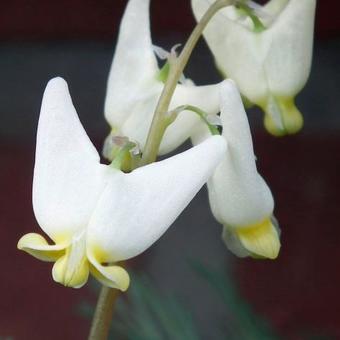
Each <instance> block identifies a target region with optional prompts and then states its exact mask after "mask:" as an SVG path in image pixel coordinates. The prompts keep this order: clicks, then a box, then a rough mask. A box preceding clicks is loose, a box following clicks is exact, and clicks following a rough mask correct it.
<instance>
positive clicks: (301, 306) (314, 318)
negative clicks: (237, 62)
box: [0, 0, 340, 340]
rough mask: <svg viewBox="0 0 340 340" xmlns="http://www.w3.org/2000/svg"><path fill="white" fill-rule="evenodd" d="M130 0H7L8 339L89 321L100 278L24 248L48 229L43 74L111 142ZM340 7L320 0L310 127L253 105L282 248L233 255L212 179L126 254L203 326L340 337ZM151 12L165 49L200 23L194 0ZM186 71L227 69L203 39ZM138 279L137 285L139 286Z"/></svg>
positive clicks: (3, 333)
mask: <svg viewBox="0 0 340 340" xmlns="http://www.w3.org/2000/svg"><path fill="white" fill-rule="evenodd" d="M125 5H126V1H125V0H101V1H93V0H86V1H81V0H68V1H66V0H60V1H42V0H11V1H6V0H5V1H1V2H0V117H1V123H0V165H1V166H0V190H1V194H0V207H1V208H0V209H1V210H0V228H1V237H0V240H1V247H0V259H1V260H0V261H1V280H0V291H1V297H0V338H1V339H3V338H12V339H27V340H31V339H32V340H33V339H51V340H54V339H85V338H86V336H87V334H88V330H89V324H90V321H89V319H88V318H86V315H85V314H87V315H89V314H90V313H91V305H94V304H95V301H96V294H95V289H92V288H91V287H92V285H91V284H90V285H89V286H88V287H85V288H82V289H81V290H73V289H66V288H64V287H61V286H59V285H57V284H55V283H54V282H53V280H52V277H51V268H52V266H51V265H50V264H47V263H43V262H40V261H38V260H35V259H33V258H32V257H30V256H28V255H26V254H24V253H21V252H19V251H17V249H16V243H17V241H18V239H19V238H20V237H21V236H22V235H23V234H24V233H27V232H30V231H34V232H40V229H39V226H38V224H37V222H36V221H35V218H34V215H33V211H32V203H31V185H32V173H33V160H34V148H35V134H36V126H37V121H38V115H39V110H40V103H41V98H42V94H43V90H44V87H45V85H46V83H47V81H48V80H49V79H50V78H52V77H54V76H62V77H64V78H65V79H66V80H67V82H68V84H69V87H70V91H71V95H72V98H73V101H74V104H75V107H76V108H77V111H78V114H79V116H80V119H81V121H82V122H83V124H84V126H85V128H86V131H87V132H88V134H89V136H90V137H91V139H92V140H93V141H95V143H96V145H97V147H98V149H101V145H102V142H103V139H104V137H105V136H106V135H107V134H108V132H109V127H108V125H107V124H106V122H105V120H104V117H103V103H104V98H105V87H106V80H107V75H108V71H109V68H110V64H111V60H112V56H113V52H114V46H115V40H116V38H117V34H118V28H119V21H120V18H121V16H122V13H123V10H124V7H125ZM339 10H340V4H339V2H338V1H336V0H322V1H321V0H319V1H318V8H317V19H316V41H315V54H314V61H313V69H312V73H311V77H310V80H309V83H308V84H307V86H306V87H305V89H304V90H303V91H302V93H301V94H300V95H299V96H298V98H297V104H298V106H299V108H300V109H301V111H302V112H303V114H304V117H305V127H304V130H303V132H302V133H300V134H299V135H297V136H291V137H286V138H280V139H275V138H273V137H271V136H269V135H267V134H266V132H265V131H264V129H263V127H262V115H261V113H260V112H259V111H256V110H254V111H251V112H250V120H251V123H252V130H253V134H254V143H255V153H256V155H257V157H258V167H259V169H260V172H261V173H262V174H263V176H264V177H265V178H266V180H267V181H268V183H269V184H270V186H271V188H272V191H273V193H274V196H275V198H276V211H275V213H276V217H277V218H278V220H279V222H280V226H281V229H282V244H283V246H282V252H281V255H280V257H279V259H278V260H277V261H275V262H270V261H254V260H249V259H245V260H241V259H238V258H235V257H233V256H232V255H230V253H229V252H228V251H227V250H226V248H225V247H224V245H223V243H222V242H221V239H220V234H221V226H220V225H219V224H218V223H217V222H215V220H214V219H213V217H212V215H211V213H210V210H209V207H208V199H207V195H206V189H205V188H204V189H202V190H201V192H200V193H199V195H197V197H196V198H195V199H194V200H193V201H192V203H191V204H190V206H189V207H188V208H187V209H186V210H185V211H184V212H183V214H182V215H181V216H180V218H179V219H178V220H177V221H176V223H175V224H174V225H173V227H172V228H171V229H170V230H169V232H168V233H166V234H165V235H164V236H163V237H162V238H161V240H160V241H159V242H158V243H156V245H155V246H154V247H152V248H151V249H149V250H148V251H147V252H146V253H145V254H144V255H143V256H141V257H139V258H138V260H136V261H131V263H129V264H128V265H129V266H131V267H133V268H134V269H133V270H134V271H135V272H137V273H143V274H145V275H147V277H148V280H150V281H151V282H152V287H151V288H150V287H149V286H148V287H149V288H148V289H151V293H150V294H151V295H152V294H154V299H155V300H157V298H158V296H160V297H161V298H160V301H163V300H162V299H163V297H167V298H170V299H176V301H177V300H178V301H179V303H180V305H181V307H178V308H179V309H177V311H178V310H181V308H183V309H185V310H186V311H187V312H188V313H189V314H190V317H189V319H190V320H191V321H192V323H193V326H192V327H194V328H195V332H197V333H198V334H199V338H201V339H223V338H228V339H231V338H233V339H269V338H282V339H340V296H339V287H340V272H339V264H340V229H339V227H340V225H339V220H340V209H339V207H338V205H339V204H340V199H339V192H338V190H339V189H340V176H339V173H340V151H339V150H340V134H339V132H340V112H339V110H340V104H339V95H340V63H339V61H340V15H339ZM151 13H152V31H153V40H154V43H155V44H156V45H159V46H162V47H164V48H167V49H170V48H171V46H173V45H175V44H177V43H183V42H185V40H186V38H187V37H188V35H189V33H190V32H191V30H192V28H193V26H194V24H195V23H194V19H193V16H192V13H191V9H190V4H189V1H188V0H186V1H184V0H172V1H165V0H163V1H160V0H153V1H152V6H151ZM301 20H303V14H301ZM186 75H187V76H189V77H190V78H192V79H193V80H194V81H195V82H196V83H197V84H206V83H211V82H216V81H219V80H220V78H219V75H218V73H217V71H216V70H215V68H214V64H213V59H212V57H211V55H210V52H209V50H208V49H207V47H206V45H205V43H204V41H203V40H202V41H201V42H200V43H199V45H198V47H197V49H196V50H195V52H194V54H193V57H192V60H191V62H190V64H189V65H188V67H187V69H186ZM143 280H144V279H142V281H141V282H144V283H145V282H148V280H144V281H143ZM136 282H140V281H138V280H136ZM138 284H139V283H138ZM141 285H142V286H143V283H142V284H141ZM136 289H137V293H138V285H136V286H132V294H133V292H134V291H136ZM141 289H142V290H143V289H144V291H145V287H144V288H143V287H142V288H141ZM220 294H222V298H221V295H220ZM137 295H138V294H137ZM132 299H133V297H132ZM147 301H150V300H148V299H147ZM163 302H164V301H163ZM122 303H124V301H123V302H122ZM140 303H142V304H144V305H145V304H147V303H148V302H145V301H144V302H140ZM161 305H162V302H161ZM163 307H164V308H165V309H166V308H168V307H167V302H164V306H163ZM163 307H162V306H161V307H157V308H160V309H162V308H163ZM85 309H86V311H84V310H85ZM168 312H169V308H168ZM122 313H124V312H122ZM136 313H140V314H138V315H139V316H140V315H142V314H143V315H145V313H146V312H145V311H141V310H137V312H136ZM170 314H171V313H168V317H167V318H166V320H167V321H166V322H168V321H169V320H170V319H171V318H170V316H169V315H170ZM172 314H174V313H172ZM175 314H176V313H175ZM178 315H180V314H178ZM186 315H187V314H186ZM184 319H185V318H184V317H183V318H182V321H183V320H184ZM185 320H187V319H185ZM170 321H171V320H170ZM170 321H169V322H170ZM191 321H190V322H191ZM190 322H189V321H187V322H186V324H185V325H184V327H187V326H188V325H189V323H190ZM263 323H264V324H266V325H267V326H268V327H269V328H270V331H268V332H267V331H264V330H263V327H262V324H263ZM136 324H138V323H137V322H135V325H136ZM158 326H159V325H158ZM267 326H266V327H267ZM171 327H175V326H171ZM262 330H263V332H262ZM228 332H229V333H228ZM266 332H267V333H266ZM269 333H270V334H271V335H268V334H269ZM227 334H233V335H232V336H233V337H232V336H231V335H230V336H229V337H228V336H226V335H227ZM273 334H274V335H273ZM164 338H166V337H165V336H164ZM168 338H170V339H171V338H172V339H175V338H178V339H189V336H187V337H184V336H182V337H181V336H179V337H176V336H175V335H173V336H172V337H168ZM150 339H151V337H150ZM157 339H158V338H157Z"/></svg>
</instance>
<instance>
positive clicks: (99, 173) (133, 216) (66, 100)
mask: <svg viewBox="0 0 340 340" xmlns="http://www.w3.org/2000/svg"><path fill="white" fill-rule="evenodd" d="M225 150H226V143H225V141H224V140H223V138H222V137H219V136H217V137H212V138H210V139H209V140H208V141H207V142H206V143H203V144H201V145H199V146H198V147H195V148H192V149H190V150H188V151H186V152H184V153H181V154H178V155H176V156H174V157H171V158H169V159H166V160H164V161H161V162H157V163H153V164H151V165H148V166H145V167H142V168H139V169H137V170H135V171H133V172H131V173H129V174H125V173H123V172H121V171H119V170H117V169H114V168H112V167H110V166H107V165H103V164H100V162H99V161H100V158H99V155H98V153H97V151H96V149H95V148H94V146H93V144H92V143H91V141H90V140H89V138H88V136H87V134H86V132H85V130H84V129H83V127H82V125H81V123H80V121H79V118H78V116H77V113H76V111H75V109H74V107H73V104H72V100H71V97H70V95H69V92H68V88H67V84H66V83H65V81H64V80H62V79H61V78H55V79H53V80H51V81H50V82H49V84H48V85H47V87H46V90H45V93H44V98H43V102H42V107H41V113H40V119H39V126H38V133H37V146H36V159H35V167H34V180H33V207H34V212H35V216H36V218H37V221H38V223H39V225H40V227H41V229H42V230H43V231H44V232H45V233H46V234H47V235H48V236H49V237H50V238H51V239H52V240H53V242H54V243H55V245H48V243H47V242H46V241H45V239H44V238H43V237H42V236H40V235H38V234H27V235H25V236H24V237H23V238H22V239H21V240H20V241H19V244H18V247H19V248H20V249H23V250H25V251H27V252H29V253H30V254H32V255H33V256H36V257H38V258H40V259H43V260H47V261H56V263H55V265H54V267H53V277H54V279H55V280H56V281H58V282H61V283H63V284H65V285H67V286H72V287H81V286H82V285H83V284H85V283H86V281H87V277H88V275H89V272H91V273H92V274H93V275H95V277H96V278H97V279H98V280H100V281H101V282H102V283H103V284H105V285H108V286H110V287H115V288H119V289H121V290H125V289H127V287H128V284H129V277H128V274H127V273H126V271H125V270H124V269H123V268H122V267H120V266H118V265H116V262H118V261H122V260H125V259H129V258H131V257H134V256H136V255H138V254H140V253H142V252H143V251H144V250H145V249H147V248H148V247H150V245H152V244H153V243H154V242H155V241H156V240H157V239H158V238H159V237H160V236H161V235H162V234H163V233H164V232H165V231H166V230H167V228H168V227H169V226H170V225H171V224H172V223H173V222H174V220H175V219H176V217H177V216H178V215H179V214H180V213H181V212H182V210H183V209H184V208H185V207H186V205H187V204H188V203H189V202H190V200H191V199H192V198H193V197H194V196H195V194H196V193H197V192H198V190H199V189H200V188H201V187H202V185H203V184H204V183H205V182H206V181H207V180H208V178H209V177H210V175H211V174H212V172H213V170H214V168H215V167H216V166H217V165H218V163H219V161H220V160H221V158H222V155H223V153H224V152H225Z"/></svg>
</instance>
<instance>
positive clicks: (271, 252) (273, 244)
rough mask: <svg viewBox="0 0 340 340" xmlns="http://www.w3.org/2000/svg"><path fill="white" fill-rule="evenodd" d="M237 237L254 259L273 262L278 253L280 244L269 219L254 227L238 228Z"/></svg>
mask: <svg viewBox="0 0 340 340" xmlns="http://www.w3.org/2000/svg"><path fill="white" fill-rule="evenodd" d="M236 233H237V236H238V238H239V240H240V242H241V243H242V245H243V247H245V248H246V249H247V250H248V251H249V252H250V253H251V254H253V255H254V257H260V258H267V259H271V260H275V259H276V258H277V257H278V255H279V252H280V248H281V243H280V238H279V234H278V232H277V230H276V229H275V227H274V226H273V224H272V222H271V220H270V219H266V220H265V221H263V222H262V223H259V224H256V225H254V226H250V227H246V228H239V229H237V231H236Z"/></svg>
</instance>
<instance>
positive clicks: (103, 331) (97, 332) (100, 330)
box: [88, 286, 119, 340]
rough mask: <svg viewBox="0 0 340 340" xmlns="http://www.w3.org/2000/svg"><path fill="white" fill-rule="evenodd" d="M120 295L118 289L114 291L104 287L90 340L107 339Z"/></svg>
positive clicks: (93, 321)
mask: <svg viewBox="0 0 340 340" xmlns="http://www.w3.org/2000/svg"><path fill="white" fill-rule="evenodd" d="M118 295H119V290H118V289H112V288H109V287H105V286H103V287H102V289H101V291H100V294H99V298H98V302H97V306H96V310H95V313H94V317H93V320H92V326H91V331H90V335H89V338H88V339H89V340H105V339H107V337H108V334H109V330H110V324H111V320H112V315H113V308H114V305H115V302H116V300H117V297H118Z"/></svg>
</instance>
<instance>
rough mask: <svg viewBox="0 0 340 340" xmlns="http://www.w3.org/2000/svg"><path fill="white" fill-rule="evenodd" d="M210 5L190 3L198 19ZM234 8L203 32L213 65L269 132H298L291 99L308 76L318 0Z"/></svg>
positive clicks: (205, 0) (198, 0) (201, 0)
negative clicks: (232, 83) (258, 109)
mask: <svg viewBox="0 0 340 340" xmlns="http://www.w3.org/2000/svg"><path fill="white" fill-rule="evenodd" d="M212 1H213V0H191V3H192V8H193V11H194V14H195V16H196V18H197V20H199V19H200V18H201V17H202V16H203V14H204V12H205V11H206V10H207V8H208V7H209V5H210V4H211V3H212ZM238 4H239V5H238V6H239V8H237V6H229V7H227V8H224V9H222V10H220V11H219V12H218V13H217V14H216V15H215V16H214V17H213V18H212V20H211V21H210V22H209V25H208V26H207V28H206V30H205V31H204V36H205V39H206V41H207V43H208V45H209V47H210V49H211V51H212V53H213V55H214V57H215V61H216V64H217V66H218V68H219V69H220V70H221V72H222V73H223V74H224V76H225V77H229V78H230V79H233V80H234V81H235V82H236V83H237V85H238V87H239V89H240V91H241V93H242V95H243V96H244V97H246V99H248V100H249V101H251V102H253V103H254V104H256V105H258V106H260V107H261V108H262V109H263V110H264V112H265V118H264V124H265V127H266V128H267V130H268V131H269V132H270V133H272V134H273V135H276V136H281V135H284V134H293V133H296V132H298V131H299V130H300V129H301V128H302V126H303V118H302V115H301V113H300V111H299V110H298V109H297V107H296V106H295V102H294V98H295V96H296V95H297V94H298V93H299V92H300V91H301V89H302V88H303V87H304V86H305V84H306V82H307V79H308V76H309V73H310V68H311V61H312V50H313V33H314V15H315V5H316V0H270V1H268V2H267V3H266V4H265V5H263V6H261V5H258V4H256V6H254V5H253V4H252V2H251V1H241V0H240V1H239V2H238ZM247 4H248V8H249V9H250V10H251V7H254V10H253V12H252V13H253V15H251V16H245V15H244V11H242V6H243V7H244V6H245V5H247ZM257 15H258V16H257ZM251 18H253V20H252V19H251ZM254 18H255V19H257V20H255V19H254Z"/></svg>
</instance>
